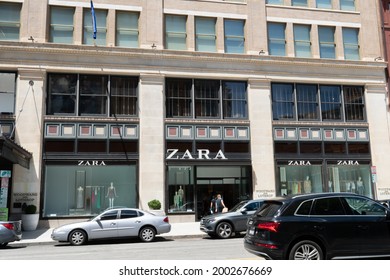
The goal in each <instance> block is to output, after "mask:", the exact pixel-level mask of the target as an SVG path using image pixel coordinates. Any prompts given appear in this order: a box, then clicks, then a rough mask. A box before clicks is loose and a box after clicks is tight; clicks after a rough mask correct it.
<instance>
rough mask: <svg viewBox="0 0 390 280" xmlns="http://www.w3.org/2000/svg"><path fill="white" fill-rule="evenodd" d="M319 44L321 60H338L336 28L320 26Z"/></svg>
mask: <svg viewBox="0 0 390 280" xmlns="http://www.w3.org/2000/svg"><path fill="white" fill-rule="evenodd" d="M318 34H319V44H320V57H321V58H332V59H334V58H336V44H335V42H334V27H329V26H319V27H318Z"/></svg>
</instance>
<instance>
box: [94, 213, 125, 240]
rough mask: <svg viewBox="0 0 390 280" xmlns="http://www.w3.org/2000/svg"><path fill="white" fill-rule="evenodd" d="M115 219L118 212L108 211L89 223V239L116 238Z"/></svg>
mask: <svg viewBox="0 0 390 280" xmlns="http://www.w3.org/2000/svg"><path fill="white" fill-rule="evenodd" d="M117 218H118V210H110V211H107V212H105V213H103V214H101V215H100V216H98V217H97V218H96V219H93V220H92V221H90V224H89V239H100V238H115V237H117V236H118V229H117V221H118V219H117Z"/></svg>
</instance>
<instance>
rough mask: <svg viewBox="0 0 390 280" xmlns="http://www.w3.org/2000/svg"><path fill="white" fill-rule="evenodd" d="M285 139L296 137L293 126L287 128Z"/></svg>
mask: <svg viewBox="0 0 390 280" xmlns="http://www.w3.org/2000/svg"><path fill="white" fill-rule="evenodd" d="M286 131H287V134H286V136H287V139H297V130H296V129H295V128H287V129H286Z"/></svg>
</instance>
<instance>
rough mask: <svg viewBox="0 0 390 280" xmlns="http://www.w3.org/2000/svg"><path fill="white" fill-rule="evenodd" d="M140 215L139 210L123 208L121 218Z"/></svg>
mask: <svg viewBox="0 0 390 280" xmlns="http://www.w3.org/2000/svg"><path fill="white" fill-rule="evenodd" d="M136 217H138V212H137V211H136V210H121V216H120V218H121V219H129V218H136Z"/></svg>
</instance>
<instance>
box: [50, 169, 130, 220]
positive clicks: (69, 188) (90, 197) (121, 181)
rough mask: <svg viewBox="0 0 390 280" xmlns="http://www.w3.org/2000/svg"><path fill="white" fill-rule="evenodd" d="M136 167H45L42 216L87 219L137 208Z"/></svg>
mask: <svg viewBox="0 0 390 280" xmlns="http://www.w3.org/2000/svg"><path fill="white" fill-rule="evenodd" d="M136 182H137V178H136V165H135V164H134V165H100V166H73V165H72V166H70V165H46V170H45V194H44V209H43V216H44V217H66V216H91V215H94V214H98V213H100V212H102V211H103V210H105V209H106V208H108V207H115V206H127V207H137V189H136Z"/></svg>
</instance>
